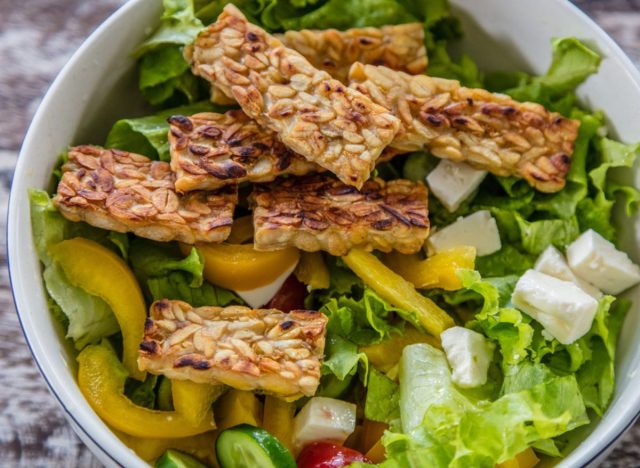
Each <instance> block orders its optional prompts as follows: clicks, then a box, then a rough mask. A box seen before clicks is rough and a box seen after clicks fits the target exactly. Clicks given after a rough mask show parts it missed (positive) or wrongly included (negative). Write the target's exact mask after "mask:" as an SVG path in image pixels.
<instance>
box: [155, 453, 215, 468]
mask: <svg viewBox="0 0 640 468" xmlns="http://www.w3.org/2000/svg"><path fill="white" fill-rule="evenodd" d="M153 466H154V468H207V466H206V465H204V464H202V463H200V462H199V461H198V460H196V459H195V458H193V457H192V456H191V455H187V454H186V453H182V452H178V451H177V450H173V449H169V450H167V451H166V452H164V453H163V454H162V456H161V457H160V458H158V459H157V460H156V462H155V463H154V465H153Z"/></svg>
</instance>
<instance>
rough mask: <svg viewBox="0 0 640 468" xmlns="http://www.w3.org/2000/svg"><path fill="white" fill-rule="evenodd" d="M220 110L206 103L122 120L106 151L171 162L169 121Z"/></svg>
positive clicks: (112, 134) (113, 128) (109, 135)
mask: <svg viewBox="0 0 640 468" xmlns="http://www.w3.org/2000/svg"><path fill="white" fill-rule="evenodd" d="M219 110H223V108H216V106H214V105H213V104H211V103H210V102H206V101H205V102H199V103H196V104H192V105H190V106H182V107H176V108H173V109H168V110H164V111H161V112H158V113H157V114H154V115H150V116H147V117H138V118H132V119H121V120H118V121H117V122H116V123H115V124H114V125H113V127H112V128H111V131H109V134H108V135H107V141H106V143H105V147H106V148H117V149H120V150H123V151H130V152H132V153H138V154H142V155H144V156H147V157H149V158H151V159H160V160H161V161H170V160H171V156H170V155H169V141H168V139H167V134H168V132H169V124H168V123H167V118H169V117H170V116H172V115H192V114H196V113H198V112H216V111H219Z"/></svg>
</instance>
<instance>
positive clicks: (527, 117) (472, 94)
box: [349, 63, 580, 192]
mask: <svg viewBox="0 0 640 468" xmlns="http://www.w3.org/2000/svg"><path fill="white" fill-rule="evenodd" d="M349 79H350V86H351V87H353V88H354V89H357V90H359V91H360V92H362V93H365V94H367V95H369V96H370V97H371V98H372V99H373V100H374V101H375V102H377V103H378V104H381V105H383V106H385V107H387V108H388V109H393V111H394V112H395V114H396V115H397V116H398V117H400V119H401V121H402V128H401V129H400V131H399V132H398V134H397V135H396V138H395V139H394V141H393V142H392V143H391V146H392V147H393V148H396V149H398V150H402V151H416V150H420V149H427V150H429V151H430V152H431V153H432V154H434V155H435V156H438V157H440V158H445V159H451V160H453V161H458V162H466V163H469V164H471V165H472V166H474V167H476V168H479V169H484V170H487V171H489V172H491V173H493V174H496V175H499V176H516V177H522V178H524V179H525V180H526V181H527V182H528V183H529V184H530V185H532V186H533V187H535V188H536V189H538V190H540V191H541V192H557V191H559V190H561V189H562V187H564V184H565V176H566V175H567V173H568V172H569V168H570V166H571V154H572V153H573V146H574V142H575V139H576V137H577V135H578V127H579V125H580V123H579V122H578V121H575V120H571V119H567V118H564V117H562V116H561V115H560V114H557V113H555V112H549V111H547V110H546V109H545V108H544V107H543V106H541V105H539V104H533V103H520V102H516V101H514V100H513V99H511V98H509V97H507V96H504V95H498V94H493V93H490V92H488V91H485V90H483V89H469V88H463V87H461V86H460V83H458V82H457V81H452V80H444V79H440V78H430V77H428V76H425V75H418V76H412V75H408V74H406V73H402V72H398V71H395V70H390V69H389V68H385V67H376V66H373V65H363V64H359V63H357V64H354V65H353V67H352V68H351V71H350V74H349Z"/></svg>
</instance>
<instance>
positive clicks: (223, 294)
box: [147, 271, 244, 307]
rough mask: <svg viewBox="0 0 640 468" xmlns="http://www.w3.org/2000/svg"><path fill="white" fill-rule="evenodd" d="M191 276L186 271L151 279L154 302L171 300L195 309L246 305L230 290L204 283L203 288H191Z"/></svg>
mask: <svg viewBox="0 0 640 468" xmlns="http://www.w3.org/2000/svg"><path fill="white" fill-rule="evenodd" d="M190 277H191V275H190V274H188V273H185V272H184V271H172V272H170V273H168V274H166V275H164V276H158V277H154V278H149V279H148V280H147V288H148V290H149V294H150V296H151V299H152V300H153V301H158V300H160V299H171V300H179V301H185V302H188V303H189V304H191V305H192V306H193V307H203V306H219V307H225V306H228V305H231V304H240V305H242V304H244V302H243V300H242V299H240V298H239V297H238V296H236V295H235V294H234V293H233V292H231V291H229V290H228V289H223V288H219V287H217V286H214V285H212V284H211V283H207V282H204V283H202V285H201V286H199V287H197V288H193V287H191V286H190V284H191V281H192V279H191V278H190Z"/></svg>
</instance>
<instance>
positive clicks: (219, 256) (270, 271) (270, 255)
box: [180, 244, 300, 291]
mask: <svg viewBox="0 0 640 468" xmlns="http://www.w3.org/2000/svg"><path fill="white" fill-rule="evenodd" d="M191 247H192V246H190V245H186V244H180V250H182V253H183V254H185V255H187V254H188V253H189V252H190V251H191ZM196 247H198V250H199V251H200V252H201V253H202V255H203V256H204V277H205V278H206V280H207V281H209V282H210V283H213V284H216V285H218V286H222V287H223V288H227V289H232V290H234V291H247V290H250V289H255V288H258V287H260V286H264V285H266V284H269V283H271V282H272V281H273V280H274V279H275V278H277V277H278V276H280V275H281V274H282V273H284V272H285V271H287V270H288V269H290V268H291V267H292V266H293V265H295V264H296V262H297V261H298V260H299V258H300V251H298V249H294V248H287V249H283V250H276V251H273V252H258V251H257V250H254V249H253V244H242V245H236V244H197V245H196Z"/></svg>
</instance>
